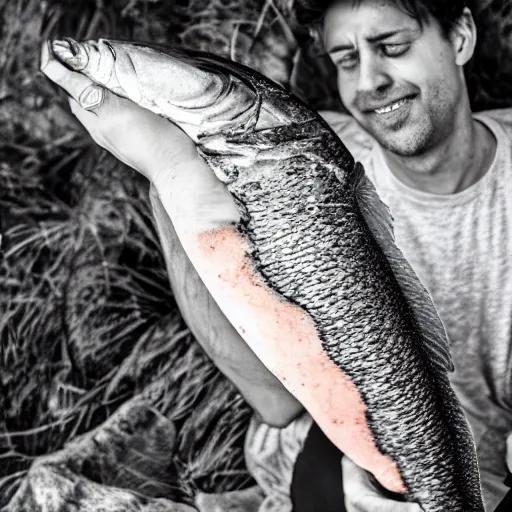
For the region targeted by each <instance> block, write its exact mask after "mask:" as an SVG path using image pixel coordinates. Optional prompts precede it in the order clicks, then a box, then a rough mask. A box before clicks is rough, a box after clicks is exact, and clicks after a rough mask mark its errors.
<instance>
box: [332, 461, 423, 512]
mask: <svg viewBox="0 0 512 512" xmlns="http://www.w3.org/2000/svg"><path fill="white" fill-rule="evenodd" d="M341 465H342V474H343V492H344V493H345V505H346V507H347V511H348V512H421V508H420V506H419V505H418V504H416V503H402V502H398V501H394V500H391V499H389V498H385V497H383V496H382V495H381V494H380V493H379V491H378V490H377V489H376V488H375V487H374V486H373V485H372V483H371V482H370V479H369V478H368V475H367V473H366V471H364V470H363V469H361V468H360V467H359V466H358V465H357V464H355V463H354V462H352V460H351V459H349V458H348V457H347V456H345V457H343V459H342V462H341Z"/></svg>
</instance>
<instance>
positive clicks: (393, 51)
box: [382, 43, 411, 57]
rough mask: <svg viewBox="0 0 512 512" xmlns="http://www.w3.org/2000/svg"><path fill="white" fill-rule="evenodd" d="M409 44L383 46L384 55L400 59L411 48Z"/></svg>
mask: <svg viewBox="0 0 512 512" xmlns="http://www.w3.org/2000/svg"><path fill="white" fill-rule="evenodd" d="M410 46H411V45H410V44H409V43H401V44H383V45H382V53H383V54H384V55H385V56H386V57H399V56H400V55H403V54H404V53H405V52H406V51H407V50H408V49H409V48H410Z"/></svg>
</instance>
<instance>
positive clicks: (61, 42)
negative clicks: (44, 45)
mask: <svg viewBox="0 0 512 512" xmlns="http://www.w3.org/2000/svg"><path fill="white" fill-rule="evenodd" d="M52 51H53V53H54V54H55V56H56V57H57V58H58V59H59V60H60V61H61V62H62V63H63V64H66V65H67V66H68V67H70V68H71V69H72V70H73V71H82V70H83V69H85V68H86V67H87V64H88V63H89V55H88V54H87V51H86V49H85V47H84V45H82V44H79V43H77V42H76V41H74V40H73V39H71V38H69V37H65V38H64V39H57V40H55V41H53V43H52Z"/></svg>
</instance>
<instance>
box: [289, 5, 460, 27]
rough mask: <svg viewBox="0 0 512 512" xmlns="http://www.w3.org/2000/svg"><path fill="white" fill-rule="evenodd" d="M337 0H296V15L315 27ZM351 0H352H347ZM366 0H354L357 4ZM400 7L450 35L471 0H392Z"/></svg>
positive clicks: (422, 21)
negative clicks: (430, 22)
mask: <svg viewBox="0 0 512 512" xmlns="http://www.w3.org/2000/svg"><path fill="white" fill-rule="evenodd" d="M335 1H336V0H295V2H294V8H295V16H296V18H297V21H298V22H299V23H300V24H301V25H304V26H309V27H314V26H318V24H319V23H320V22H321V21H322V19H323V16H324V14H325V12H326V11H327V9H328V8H329V7H330V6H331V5H332V4H333V3H334V2H335ZM346 1H350V0H346ZM364 1H365V0H352V4H353V5H354V6H357V5H359V4H362V3H364ZM390 2H391V3H394V4H395V5H396V6H397V7H398V8H399V9H401V10H402V11H404V12H405V13H407V14H409V16H412V17H413V18H415V19H416V20H418V22H419V23H420V25H421V26H423V25H424V24H428V22H429V21H430V19H432V18H434V19H435V20H437V22H438V23H439V25H440V27H441V30H442V33H443V35H444V36H448V35H449V34H450V31H451V29H452V27H453V26H454V24H455V23H456V22H457V20H458V19H459V18H460V16H461V15H462V11H463V10H464V7H466V6H468V4H469V0H390Z"/></svg>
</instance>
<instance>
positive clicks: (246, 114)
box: [53, 40, 484, 512]
mask: <svg viewBox="0 0 512 512" xmlns="http://www.w3.org/2000/svg"><path fill="white" fill-rule="evenodd" d="M53 51H54V53H55V54H56V55H57V57H58V58H59V59H60V60H61V61H62V62H64V63H65V64H67V65H68V66H69V67H70V68H71V69H73V70H75V71H80V72H82V73H83V74H85V75H87V76H88V77H90V78H91V79H92V80H93V81H95V82H96V83H98V84H101V85H104V86H106V87H107V88H108V89H110V90H112V91H113V92H115V93H117V94H119V95H121V96H124V97H127V98H129V99H131V100H133V101H134V102H136V103H138V104H140V105H141V106H143V107H145V108H147V109H149V110H152V111H153V112H156V113H157V114H160V115H162V116H165V117H166V118H168V119H169V120H171V121H173V122H174V123H176V124H178V125H179V126H180V127H182V129H183V130H184V131H185V132H187V133H188V134H189V135H190V137H192V138H193V139H194V141H195V142H196V143H197V148H198V151H199V152H200V153H201V154H202V155H203V157H204V158H205V160H206V162H207V163H208V164H209V165H210V167H211V168H212V169H213V171H214V172H215V175H216V176H217V177H218V178H219V179H220V180H221V181H223V182H224V183H225V184H226V185H227V188H228V190H229V191H230V192H231V194H232V195H233V197H234V200H235V202H236V206H237V209H238V212H239V219H240V220H239V222H237V223H227V222H226V223H222V222H220V223H218V224H217V225H208V228H204V229H201V228H199V229H198V228H197V226H196V227H195V228H194V227H191V228H190V229H189V230H185V229H182V230H181V232H178V234H179V236H180V239H181V241H182V243H183V246H184V247H185V249H186V250H187V253H188V255H189V257H190V258H191V260H192V262H193V263H194V266H195V267H196V269H197V271H198V273H199V274H200V276H201V277H202V279H203V281H204V282H205V284H206V286H207V287H208V289H209V290H210V292H211V294H212V296H213V297H214V298H215V300H216V301H217V302H218V303H219V305H220V307H221V308H222V310H223V311H224V313H225V314H226V316H227V317H228V318H229V319H230V321H231V322H232V323H233V325H234V326H235V328H236V329H237V330H238V332H239V333H240V334H241V336H242V337H243V338H244V339H245V340H246V342H247V343H248V344H249V345H250V346H251V348H252V349H253V350H254V351H255V352H256V354H257V355H258V356H259V357H260V359H261V360H262V361H263V363H264V364H265V365H266V366H267V367H268V368H269V369H270V370H271V371H272V372H273V373H274V374H275V375H277V377H278V378H279V379H280V380H281V381H282V382H283V383H284V385H285V386H286V387H287V388H288V389H289V390H290V391H291V392H292V393H293V394H294V395H295V396H296V397H297V398H298V399H299V400H300V401H301V402H302V403H303V404H304V405H305V407H306V408H307V409H308V411H309V412H310V413H311V415H312V416H313V418H314V419H315V420H316V421H317V422H318V424H319V425H320V427H321V428H322V429H323V431H324V432H325V434H326V435H327V436H328V437H329V438H330V439H331V440H332V441H333V443H334V444H335V445H336V446H338V447H339V448H340V450H341V451H343V452H344V453H346V454H347V455H348V456H349V457H350V458H351V459H352V460H354V461H355V462H356V463H357V464H358V465H360V466H361V467H363V468H365V469H366V470H368V471H369V472H371V473H372V474H373V475H374V476H375V478H376V479H377V480H378V481H379V482H380V484H382V485H383V486H384V487H385V488H387V489H388V490H390V491H393V492H397V493H402V494H405V495H406V498H407V500H409V501H413V502H417V503H418V504H420V506H421V508H422V509H423V510H424V511H425V512H448V511H449V512H470V511H475V512H476V511H483V510H484V508H483V504H482V498H481V492H480V480H479V472H478V465H477V460H476V455H475V446H474V442H473V439H472V436H471V433H470V430H469V428H468V424H467V422H466V420H465V417H464V414H463V412H462V410H461V408H460V406H459V404H458V401H457V399H456V397H455V395H454V393H453V391H452V389H451V387H450V384H449V381H448V375H447V374H448V372H449V371H450V370H451V369H452V361H451V358H450V354H449V348H448V342H447V339H446V335H445V331H444V328H443V325H442V323H441V321H440V320H439V318H438V316H437V313H436V311H435V309H434V306H433V304H432V302H431V300H430V297H429V295H428V293H427V292H426V291H425V289H424V288H423V287H422V285H421V284H420V282H419V280H418V279H417V277H416V276H415V274H414V272H413V271H412V269H411V268H410V266H409V265H408V264H407V262H406V261H405V259H404V258H403V256H402V254H401V252H400V251H399V250H398V248H397V247H396V245H395V243H394V240H393V234H392V226H391V219H390V216H389V213H388V211H387V209H386V207H385V206H384V204H383V203H381V201H380V200H379V198H378V196H377V194H376V192H375V189H374V187H373V186H372V184H371V183H370V182H369V181H368V179H367V178H366V176H365V173H364V170H363V168H362V166H361V165H360V164H358V163H356V162H354V160H353V158H352V156H351V155H350V153H349V152H348V150H347V149H346V148H345V147H344V145H343V144H342V142H341V141H340V140H339V138H338V137H337V136H336V134H335V133H334V132H333V131H332V130H331V129H330V127H329V126H328V125H327V124H326V122H325V121H324V120H323V119H322V118H321V117H320V116H319V115H318V114H316V113H315V112H313V111H312V110H310V109H309V108H308V107H306V106H305V105H304V104H303V103H301V102H300V101H299V100H298V99H297V98H295V97H294V96H292V95H291V94H290V93H289V92H287V91H285V90H284V89H283V88H281V87H280V86H278V85H276V84H275V83H273V82H271V81H269V80H268V79H266V78H265V77H263V76H261V75H260V74H258V73H256V72H254V71H253V70H251V69H249V68H246V67H243V66H240V65H237V64H235V63H233V62H231V61H228V60H224V59H221V58H218V57H215V56H212V55H208V54H204V53H197V52H191V51H183V50H179V51H178V50H171V49H163V48H158V47H150V46H148V45H145V44H137V43H126V42H116V41H108V40H99V41H98V42H94V41H88V42H85V43H77V42H75V41H72V40H65V41H55V42H54V43H53ZM164 204H165V203H164Z"/></svg>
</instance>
